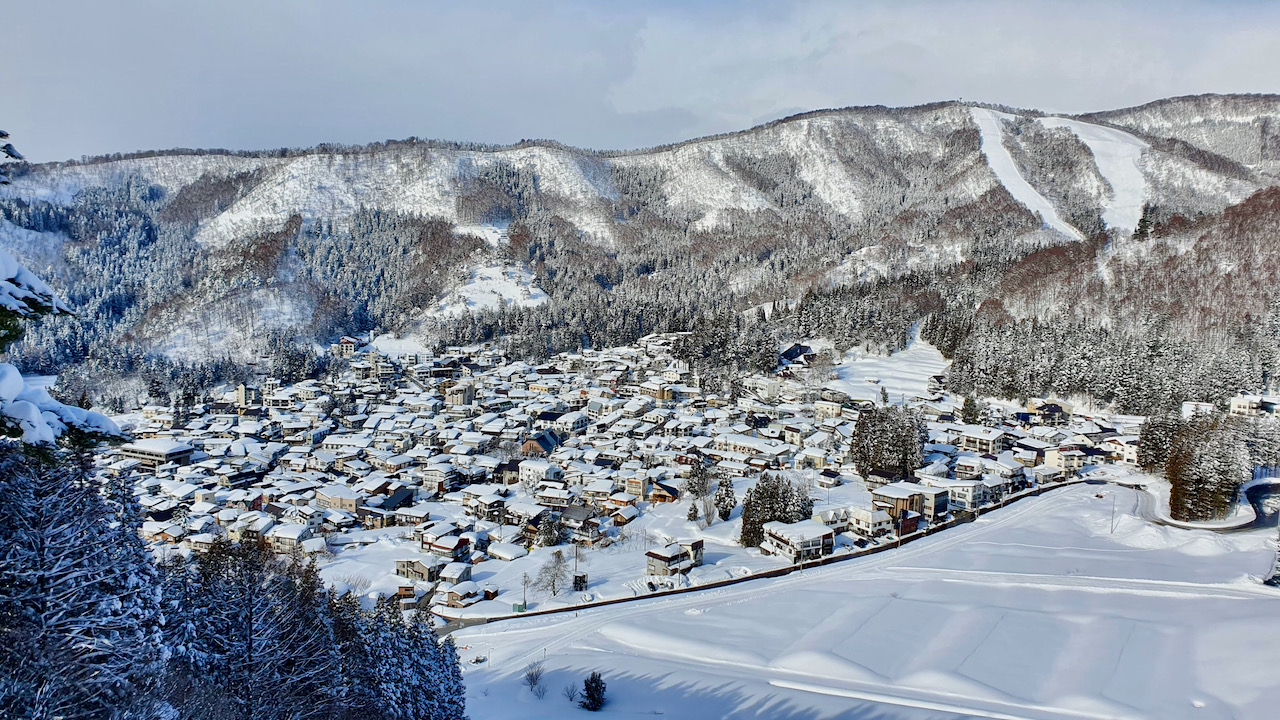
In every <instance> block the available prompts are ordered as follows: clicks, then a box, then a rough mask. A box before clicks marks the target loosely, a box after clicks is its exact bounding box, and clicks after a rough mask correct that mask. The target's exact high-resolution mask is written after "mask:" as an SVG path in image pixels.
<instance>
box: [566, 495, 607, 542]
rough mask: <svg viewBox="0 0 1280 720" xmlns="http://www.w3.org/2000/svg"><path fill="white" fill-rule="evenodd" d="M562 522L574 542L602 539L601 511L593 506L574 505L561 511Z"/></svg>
mask: <svg viewBox="0 0 1280 720" xmlns="http://www.w3.org/2000/svg"><path fill="white" fill-rule="evenodd" d="M560 523H561V525H562V526H563V527H564V529H565V530H567V531H568V532H569V537H570V538H571V539H572V540H573V542H577V543H585V544H587V545H591V544H594V543H595V542H596V541H597V540H599V539H600V520H599V512H597V511H596V509H595V508H592V507H584V506H581V505H574V506H572V507H567V508H565V509H564V510H561V511H560Z"/></svg>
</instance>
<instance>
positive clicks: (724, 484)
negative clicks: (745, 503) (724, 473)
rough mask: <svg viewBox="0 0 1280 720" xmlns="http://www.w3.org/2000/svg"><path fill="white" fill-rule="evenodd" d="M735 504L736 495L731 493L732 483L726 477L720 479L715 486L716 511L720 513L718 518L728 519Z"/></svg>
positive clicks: (736, 500)
mask: <svg viewBox="0 0 1280 720" xmlns="http://www.w3.org/2000/svg"><path fill="white" fill-rule="evenodd" d="M737 504H738V497H737V496H736V495H734V493H733V483H732V482H730V481H729V479H728V478H724V479H722V480H721V481H720V483H719V484H718V485H717V486H716V513H717V514H719V515H720V520H721V521H725V520H728V519H729V516H730V515H731V514H732V513H733V508H734V507H736V506H737Z"/></svg>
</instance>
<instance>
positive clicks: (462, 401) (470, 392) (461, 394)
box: [444, 382, 476, 405]
mask: <svg viewBox="0 0 1280 720" xmlns="http://www.w3.org/2000/svg"><path fill="white" fill-rule="evenodd" d="M444 401H445V402H446V403H448V404H449V405H470V404H471V403H473V402H475V401H476V386H475V385H472V384H471V383H469V382H460V383H458V384H457V385H454V386H453V387H451V388H449V389H448V390H446V391H445V392H444Z"/></svg>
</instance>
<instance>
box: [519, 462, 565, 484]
mask: <svg viewBox="0 0 1280 720" xmlns="http://www.w3.org/2000/svg"><path fill="white" fill-rule="evenodd" d="M562 476H563V473H562V472H561V470H560V468H558V467H556V466H555V465H552V464H551V463H549V462H547V461H546V460H523V461H521V462H520V484H522V485H537V484H538V483H540V482H542V481H543V480H559V479H560V478H561V477H562Z"/></svg>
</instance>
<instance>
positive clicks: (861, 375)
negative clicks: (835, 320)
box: [826, 333, 951, 404]
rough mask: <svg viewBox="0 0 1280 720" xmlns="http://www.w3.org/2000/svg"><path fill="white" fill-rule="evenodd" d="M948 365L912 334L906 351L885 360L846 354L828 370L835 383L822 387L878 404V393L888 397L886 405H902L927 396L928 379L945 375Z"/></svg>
mask: <svg viewBox="0 0 1280 720" xmlns="http://www.w3.org/2000/svg"><path fill="white" fill-rule="evenodd" d="M950 365H951V361H950V360H947V359H946V358H944V357H943V356H942V353H941V352H939V351H938V349H937V348H935V347H934V346H932V345H930V344H929V343H927V342H925V341H923V340H921V339H920V338H919V337H918V335H915V334H914V333H913V337H912V338H911V340H910V341H909V342H908V343H907V347H906V348H904V349H902V350H900V351H898V352H896V353H893V354H892V355H889V356H887V357H886V356H882V355H866V356H862V355H859V354H858V351H857V350H850V351H849V352H848V353H846V354H845V357H844V358H843V360H842V362H840V363H839V364H838V365H836V366H834V367H833V368H832V372H834V373H836V375H837V379H835V380H831V381H829V382H828V383H827V384H826V387H829V388H832V389H834V390H839V391H840V392H843V393H845V394H847V395H848V396H849V397H851V398H853V399H855V400H871V401H874V402H880V399H881V397H880V389H881V388H884V391H885V392H886V393H888V394H889V402H890V403H893V404H902V403H904V402H909V401H910V400H911V399H912V398H914V397H916V396H927V395H930V394H931V393H929V391H928V390H929V378H930V377H931V376H933V375H938V374H941V373H943V372H945V371H946V369H947V368H948V367H950Z"/></svg>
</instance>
